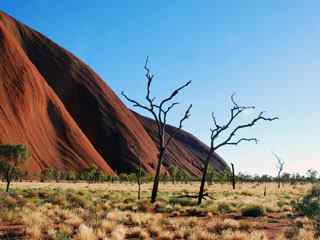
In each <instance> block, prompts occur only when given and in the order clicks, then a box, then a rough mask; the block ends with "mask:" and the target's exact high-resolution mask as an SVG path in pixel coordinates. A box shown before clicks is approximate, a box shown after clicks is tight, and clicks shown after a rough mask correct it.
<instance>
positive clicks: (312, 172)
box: [307, 169, 318, 182]
mask: <svg viewBox="0 0 320 240" xmlns="http://www.w3.org/2000/svg"><path fill="white" fill-rule="evenodd" d="M317 177H318V171H317V170H314V169H308V171H307V178H308V180H309V181H310V182H315V181H316V180H317Z"/></svg>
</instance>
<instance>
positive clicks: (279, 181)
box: [278, 175, 281, 189]
mask: <svg viewBox="0 0 320 240" xmlns="http://www.w3.org/2000/svg"><path fill="white" fill-rule="evenodd" d="M280 187H281V178H280V175H278V189H280Z"/></svg>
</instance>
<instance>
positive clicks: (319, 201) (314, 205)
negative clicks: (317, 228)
mask: <svg viewBox="0 0 320 240" xmlns="http://www.w3.org/2000/svg"><path fill="white" fill-rule="evenodd" d="M294 209H295V210H296V212H298V213H299V214H301V215H304V216H308V217H315V216H320V186H319V185H317V186H314V187H313V188H312V189H311V191H310V192H309V193H308V194H307V195H305V196H304V197H303V198H302V199H301V200H300V201H298V202H297V203H296V204H294Z"/></svg>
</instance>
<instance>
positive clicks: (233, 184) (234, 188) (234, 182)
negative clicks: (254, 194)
mask: <svg viewBox="0 0 320 240" xmlns="http://www.w3.org/2000/svg"><path fill="white" fill-rule="evenodd" d="M231 168H232V189H233V190H236V176H235V174H234V165H233V163H231Z"/></svg>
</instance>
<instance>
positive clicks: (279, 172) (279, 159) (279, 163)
mask: <svg viewBox="0 0 320 240" xmlns="http://www.w3.org/2000/svg"><path fill="white" fill-rule="evenodd" d="M273 155H274V157H275V158H276V159H277V161H278V162H277V169H278V174H277V176H278V188H280V187H281V173H282V171H283V167H284V161H283V160H282V159H281V158H280V157H279V156H278V155H277V154H275V153H273Z"/></svg>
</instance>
